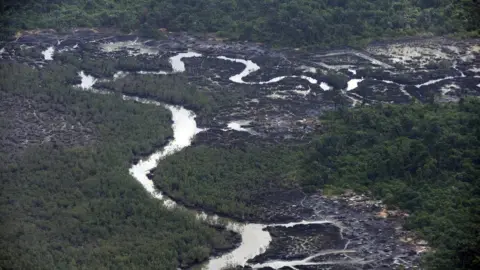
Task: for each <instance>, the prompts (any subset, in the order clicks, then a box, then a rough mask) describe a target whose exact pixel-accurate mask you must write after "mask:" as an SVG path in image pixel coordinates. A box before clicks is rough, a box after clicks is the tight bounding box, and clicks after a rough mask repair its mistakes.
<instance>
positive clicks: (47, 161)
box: [0, 63, 230, 269]
mask: <svg viewBox="0 0 480 270" xmlns="http://www.w3.org/2000/svg"><path fill="white" fill-rule="evenodd" d="M76 72H77V70H75V68H74V67H72V66H68V65H66V66H56V65H55V64H52V65H49V66H46V67H45V68H44V69H41V70H35V69H32V68H30V67H27V66H25V65H21V64H6V63H2V64H0V94H1V96H2V100H4V99H3V98H4V97H5V98H6V97H13V98H15V97H18V98H19V101H18V102H22V101H24V100H25V99H26V100H28V101H29V102H28V104H30V105H29V106H31V107H30V108H31V110H33V112H35V111H36V112H37V113H41V112H49V111H51V112H53V113H54V114H55V115H63V116H65V119H66V121H69V122H71V123H79V124H81V125H83V126H90V127H93V130H94V131H93V134H94V136H93V140H92V142H91V143H89V144H88V145H79V144H76V143H75V141H74V142H73V144H66V143H62V141H51V142H46V141H45V142H44V143H43V144H41V145H40V144H38V145H31V146H29V147H27V148H26V149H24V150H21V149H20V150H18V151H16V152H15V153H7V152H5V149H4V148H3V147H2V148H0V164H2V165H1V166H0V179H1V180H0V182H1V186H2V188H1V192H0V228H1V234H0V246H1V247H2V248H1V251H0V268H2V269H176V268H177V267H180V266H186V265H190V264H192V263H196V262H199V261H202V260H205V259H206V258H208V256H209V255H210V253H211V251H212V249H214V248H225V247H228V246H229V237H230V236H229V234H226V233H223V232H219V231H217V230H216V229H213V228H210V227H208V226H206V225H205V224H202V223H200V222H198V221H197V220H196V219H195V217H194V216H193V215H191V214H190V213H184V212H182V211H168V210H166V209H165V208H164V207H163V206H162V203H161V202H160V201H157V200H154V199H151V198H149V196H148V195H147V193H146V192H145V191H144V189H143V188H142V187H141V185H140V184H138V183H137V182H136V181H135V179H133V178H132V177H131V176H130V175H129V174H128V167H129V165H130V162H131V160H132V159H134V157H135V156H137V155H139V154H145V153H148V152H151V151H152V150H153V149H154V148H158V147H159V146H160V145H162V144H163V143H165V141H166V138H167V136H170V135H171V132H172V131H171V130H170V124H171V122H170V121H171V120H170V114H169V112H168V111H167V110H165V109H164V108H161V107H155V106H146V105H142V104H136V103H133V102H125V101H122V100H121V99H120V98H119V97H117V96H114V95H110V96H104V95H95V94H92V93H86V92H82V91H79V90H78V89H73V88H72V87H71V86H70V85H71V84H69V83H68V81H70V80H72V79H73V78H74V77H75V74H76ZM25 106H27V105H25ZM33 112H30V113H33ZM152 116H155V117H152ZM10 120H11V119H6V118H3V116H1V115H0V138H3V136H4V135H5V136H6V135H7V133H8V132H11V131H12V130H10V129H9V121H10ZM41 120H42V121H44V122H45V126H46V127H49V126H51V124H52V123H50V122H49V119H45V118H42V119H41ZM53 124H55V123H53ZM17 128H18V127H17ZM55 132H56V131H55V130H52V133H51V134H52V135H54V134H55ZM2 143H4V142H2Z"/></svg>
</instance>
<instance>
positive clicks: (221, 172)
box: [154, 99, 480, 269]
mask: <svg viewBox="0 0 480 270" xmlns="http://www.w3.org/2000/svg"><path fill="white" fill-rule="evenodd" d="M322 123H323V126H324V129H325V130H326V131H325V132H324V133H322V134H319V135H317V136H316V137H317V138H316V139H315V140H314V143H313V144H312V143H310V144H305V145H303V146H301V145H296V146H288V145H282V146H260V145H259V144H258V143H257V145H253V144H246V145H244V146H240V147H230V148H212V147H205V146H196V147H193V148H190V149H187V150H186V151H184V152H182V153H178V154H176V155H174V156H171V157H169V158H167V159H166V160H165V161H164V162H163V163H162V164H161V165H160V166H159V167H158V170H156V171H155V178H154V180H155V182H156V184H157V185H158V186H160V187H161V188H162V189H164V190H166V191H167V192H169V193H171V194H172V196H174V197H177V198H179V199H181V200H183V201H186V202H187V203H188V204H191V205H202V206H204V207H207V208H209V209H211V210H214V211H218V212H222V213H228V214H231V215H236V216H240V217H242V216H248V215H255V213H256V210H257V209H256V208H255V205H251V204H252V200H253V201H255V199H256V198H258V196H259V195H261V192H262V190H265V188H266V187H272V186H273V187H276V186H284V187H291V186H302V187H303V188H304V189H305V191H314V190H317V189H318V188H324V187H327V188H328V189H329V190H342V189H347V188H348V189H351V188H352V189H354V190H357V191H359V192H369V193H370V194H372V196H375V197H378V198H381V199H383V200H385V202H386V203H388V204H389V205H390V206H391V207H399V208H401V209H405V210H407V211H408V212H409V213H410V214H411V215H410V218H409V219H408V223H407V228H410V229H414V230H416V231H418V232H419V233H420V234H421V235H422V236H423V237H424V238H425V239H426V240H427V241H429V243H430V244H431V245H432V246H433V247H434V248H435V250H436V251H435V252H434V253H432V255H431V256H429V257H428V258H427V266H428V267H429V269H477V268H478V266H479V263H480V260H479V258H480V257H479V256H480V254H479V253H478V251H479V250H480V246H479V243H480V241H479V239H480V238H479V237H480V234H479V233H480V227H479V226H478V224H480V212H478V205H479V204H480V181H479V179H480V159H479V157H480V140H479V138H480V137H479V135H480V101H478V100H477V99H467V100H462V101H461V102H460V104H458V105H438V104H432V105H422V104H418V103H412V104H410V105H404V106H400V105H376V106H373V107H363V108H357V109H352V110H345V109H343V108H341V109H340V110H338V111H336V112H332V113H331V114H328V115H325V116H324V117H322ZM212 187H214V188H212Z"/></svg>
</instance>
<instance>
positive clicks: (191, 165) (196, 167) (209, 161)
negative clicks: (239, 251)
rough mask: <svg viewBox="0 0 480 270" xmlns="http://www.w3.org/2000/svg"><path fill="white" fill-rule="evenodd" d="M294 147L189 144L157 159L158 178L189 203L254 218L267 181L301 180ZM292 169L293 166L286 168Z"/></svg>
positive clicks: (298, 154)
mask: <svg viewBox="0 0 480 270" xmlns="http://www.w3.org/2000/svg"><path fill="white" fill-rule="evenodd" d="M292 150H293V149H292V147H287V146H286V147H282V146H276V147H273V146H265V147H260V146H258V145H253V144H246V145H243V146H241V147H236V148H217V147H212V146H204V145H200V146H198V147H190V148H187V149H185V150H184V151H182V152H180V153H177V154H175V155H174V156H172V157H169V158H167V159H166V160H165V161H164V162H162V163H161V164H159V166H158V167H157V169H156V170H155V172H154V174H155V177H154V182H155V184H156V185H157V186H158V187H159V189H161V190H164V191H166V192H167V193H168V194H169V196H171V197H174V198H177V199H179V200H182V201H184V202H185V204H187V205H190V206H196V207H199V206H201V207H202V208H203V209H207V210H210V211H215V212H217V213H222V214H224V215H233V216H236V217H238V218H251V217H255V214H256V210H257V209H256V206H257V205H256V203H258V200H257V199H258V198H260V197H261V194H262V192H264V191H265V188H266V187H271V185H275V186H277V185H279V184H280V185H283V186H284V187H288V186H291V185H292V182H293V181H295V180H299V179H297V175H295V171H294V170H295V168H297V167H299V166H300V164H299V162H300V161H301V160H302V152H300V151H299V152H296V153H293V151H292ZM298 150H303V149H301V148H299V149H298ZM288 169H292V171H291V172H290V173H285V172H289V170H288ZM280 180H283V181H280ZM212 187H215V188H212ZM257 214H258V213H257Z"/></svg>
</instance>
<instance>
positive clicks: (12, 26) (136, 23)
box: [0, 0, 480, 47]
mask: <svg viewBox="0 0 480 270" xmlns="http://www.w3.org/2000/svg"><path fill="white" fill-rule="evenodd" d="M0 5H1V11H2V13H3V15H2V16H1V21H0V23H1V25H2V27H1V28H2V35H3V36H4V37H7V36H12V35H13V34H14V33H15V31H18V30H22V29H34V28H54V29H58V30H62V29H69V28H71V27H116V28H120V29H123V30H124V31H126V32H130V31H131V30H137V29H139V30H140V33H142V34H144V35H148V36H160V32H159V31H158V29H159V28H166V29H168V30H169V31H189V32H192V33H217V34H218V35H219V36H222V37H226V38H230V39H236V40H250V41H259V42H266V43H273V44H279V45H295V46H315V47H330V46H342V45H351V46H361V45H364V44H366V43H367V42H369V41H371V40H372V39H382V38H392V37H403V36H411V35H431V34H437V35H444V34H451V33H457V35H461V36H463V35H475V36H476V35H478V34H479V33H478V31H479V29H480V5H479V4H478V3H476V2H475V1H472V0H458V1H452V0H402V1H393V0H388V1H386V0H368V1H366V0H295V1H290V0H281V1H273V0H262V1H258V0H243V1H237V0H202V1H190V0H160V1H159V0H138V1H131V0H40V1H31V0H22V1H18V0H4V1H1V2H0ZM280 29H281V31H279V30H280Z"/></svg>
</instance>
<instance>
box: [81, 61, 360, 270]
mask: <svg viewBox="0 0 480 270" xmlns="http://www.w3.org/2000/svg"><path fill="white" fill-rule="evenodd" d="M200 56H201V55H200V54H198V53H194V52H188V53H180V54H177V55H175V56H173V57H171V58H170V63H171V65H172V72H173V73H175V72H183V71H185V65H184V63H183V62H182V58H186V57H200ZM252 63H253V62H252ZM253 64H254V63H253ZM254 65H255V64H254ZM255 66H256V65H255ZM257 67H258V66H257ZM246 70H247V71H248V72H247V71H246ZM253 71H254V69H252V68H251V67H250V68H249V67H248V66H247V67H246V68H245V70H244V71H243V72H242V73H241V75H236V76H234V77H232V78H231V80H232V81H234V80H237V81H238V80H241V79H242V78H243V77H244V76H247V75H248V74H249V73H250V72H253ZM138 73H139V74H145V73H142V72H138ZM147 74H148V73H147ZM156 74H168V72H158V73H156ZM123 75H124V74H123V73H122V74H116V76H114V79H116V78H118V77H122V76H123ZM79 76H80V78H81V80H82V82H81V84H79V85H77V87H78V88H80V89H82V90H85V91H90V92H93V93H100V94H110V93H109V92H106V91H99V90H97V89H94V88H93V86H94V84H95V82H96V81H97V79H96V78H94V77H93V76H91V75H87V74H85V73H84V72H83V71H81V72H79ZM285 78H286V76H283V77H278V78H274V79H272V80H270V81H268V82H265V83H269V82H271V81H280V80H283V79H285ZM305 79H306V80H308V81H309V82H311V83H317V81H316V80H315V81H313V80H314V79H311V78H305ZM123 99H124V100H125V101H133V102H139V103H143V104H147V105H151V106H162V107H164V108H166V109H168V110H169V111H170V112H171V114H172V121H173V124H172V129H173V140H171V141H170V142H169V143H168V144H167V145H166V146H165V147H164V148H163V149H159V150H158V151H156V152H155V153H153V154H151V155H150V156H149V157H147V158H145V159H143V160H141V161H140V162H138V163H137V164H133V165H132V166H131V167H130V169H129V172H130V174H131V175H132V176H133V177H134V178H135V179H136V180H137V181H138V182H139V183H140V184H141V185H142V186H143V188H144V189H145V190H146V191H147V192H148V193H149V194H150V196H152V197H153V198H155V199H158V200H161V201H162V202H163V204H164V206H165V207H167V208H169V209H171V210H172V211H175V209H176V208H178V207H183V206H181V205H178V204H177V203H176V202H175V201H173V200H171V199H170V198H167V197H166V196H164V195H163V194H162V192H161V191H159V190H157V189H156V188H155V185H154V183H153V181H152V180H150V179H149V178H148V176H147V175H148V173H149V172H150V171H151V170H153V169H154V168H155V167H156V166H157V164H158V162H161V160H162V159H164V158H166V157H168V156H170V155H173V154H175V153H177V152H179V151H181V150H183V149H184V148H186V147H188V146H190V145H191V143H192V141H193V139H194V138H195V135H196V134H198V133H200V132H202V131H205V130H207V129H204V128H199V127H197V123H196V121H195V117H196V115H195V113H194V112H192V111H190V110H187V109H185V108H184V107H181V106H173V105H169V104H164V103H161V102H158V101H154V100H149V99H143V98H139V97H135V96H126V95H123ZM248 123H249V121H232V122H230V123H229V125H228V128H229V129H232V130H237V131H245V132H249V133H252V134H254V132H253V131H252V130H250V129H248V128H243V127H242V125H247V124H248ZM190 211H192V214H194V215H196V216H197V218H198V219H200V220H202V221H205V222H207V223H209V224H222V225H224V226H225V228H226V229H227V230H230V231H233V232H236V233H238V234H240V236H241V244H240V245H239V246H238V247H236V248H235V249H234V250H232V251H231V252H228V253H226V254H224V255H222V256H219V257H214V258H210V260H209V261H208V262H207V263H206V264H205V265H204V267H203V268H204V269H209V270H210V269H211V270H218V269H222V268H224V267H227V266H232V265H241V266H246V265H249V266H250V267H252V268H254V269H255V268H261V267H272V268H274V269H279V268H281V267H284V266H291V267H295V266H300V265H324V264H338V263H350V264H352V263H353V264H355V263H357V262H356V261H348V262H344V261H343V262H335V261H330V262H329V261H327V262H325V261H323V262H312V261H311V260H312V259H314V258H316V257H318V256H323V255H328V254H338V253H349V252H354V251H351V250H346V249H344V250H329V251H322V252H321V253H318V254H315V255H313V256H310V257H308V258H305V259H303V260H292V261H271V262H266V263H262V264H253V265H250V264H248V262H247V261H248V260H249V259H253V258H254V257H256V256H258V255H260V254H262V253H263V252H265V251H266V249H267V248H268V246H269V244H270V242H271V241H272V237H271V235H270V233H269V232H268V231H267V230H266V228H267V227H285V228H288V227H294V226H302V225H309V224H326V223H329V224H333V225H335V226H338V227H339V228H340V229H342V227H341V225H340V224H339V223H337V222H335V221H331V220H312V221H305V220H304V221H300V222H290V223H285V224H255V223H241V222H236V221H232V220H229V219H224V218H220V217H218V216H216V215H214V216H211V215H207V214H206V213H204V212H197V211H194V210H190ZM358 263H360V262H358Z"/></svg>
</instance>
